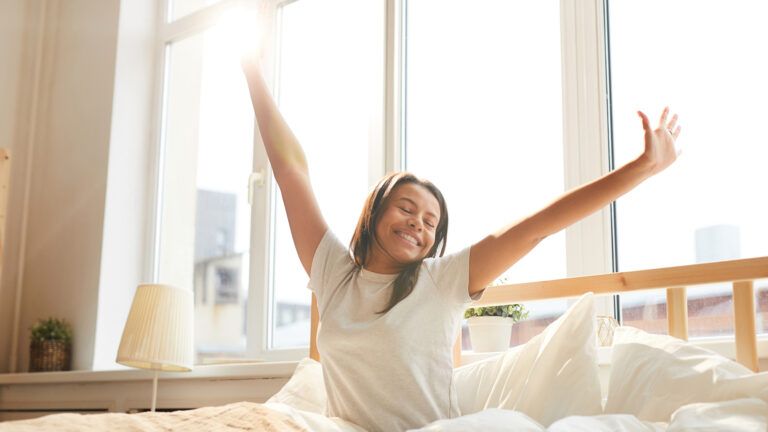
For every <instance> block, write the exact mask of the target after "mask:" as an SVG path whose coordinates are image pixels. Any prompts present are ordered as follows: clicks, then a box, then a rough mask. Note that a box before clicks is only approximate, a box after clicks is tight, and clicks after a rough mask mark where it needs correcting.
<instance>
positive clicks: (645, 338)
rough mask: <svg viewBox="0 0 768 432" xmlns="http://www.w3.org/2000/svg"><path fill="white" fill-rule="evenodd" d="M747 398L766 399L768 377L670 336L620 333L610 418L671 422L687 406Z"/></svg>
mask: <svg viewBox="0 0 768 432" xmlns="http://www.w3.org/2000/svg"><path fill="white" fill-rule="evenodd" d="M749 397H761V398H762V399H764V400H768V372H764V373H759V374H755V373H753V372H752V371H750V370H749V369H747V368H745V367H744V366H742V365H740V364H739V363H736V362H734V361H732V360H730V359H727V358H725V357H723V356H721V355H719V354H717V353H715V352H712V351H710V350H707V349H704V348H701V347H698V346H695V345H693V344H691V343H688V342H686V341H683V340H680V339H677V338H674V337H671V336H666V335H656V334H650V333H646V332H644V331H642V330H639V329H636V328H632V327H619V328H617V329H616V333H615V334H614V345H613V353H612V356H611V376H610V381H609V384H608V400H607V402H606V405H605V412H606V413H627V414H634V415H635V416H637V417H638V418H639V419H641V420H649V421H669V419H670V416H671V415H672V413H673V412H674V411H675V410H677V409H678V408H680V407H682V406H684V405H687V404H691V403H695V402H717V401H727V400H732V399H740V398H749Z"/></svg>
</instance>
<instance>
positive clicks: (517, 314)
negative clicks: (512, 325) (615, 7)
mask: <svg viewBox="0 0 768 432" xmlns="http://www.w3.org/2000/svg"><path fill="white" fill-rule="evenodd" d="M506 283H507V277H506V276H504V277H501V278H499V279H497V280H495V281H494V282H493V283H492V284H491V285H490V286H497V285H504V284H506ZM481 316H499V317H503V318H512V321H513V322H518V321H522V320H524V319H526V318H528V311H527V310H526V309H525V306H523V305H521V304H519V303H514V304H506V305H498V306H479V307H474V308H469V309H467V310H466V311H464V318H472V317H481Z"/></svg>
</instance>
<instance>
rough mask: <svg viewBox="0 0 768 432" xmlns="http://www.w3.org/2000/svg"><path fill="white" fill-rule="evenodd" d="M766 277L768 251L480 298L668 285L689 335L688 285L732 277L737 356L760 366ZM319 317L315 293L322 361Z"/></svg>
mask: <svg viewBox="0 0 768 432" xmlns="http://www.w3.org/2000/svg"><path fill="white" fill-rule="evenodd" d="M761 278H768V257H760V258H749V259H739V260H733V261H721V262H715V263H706V264H694V265H686V266H680V267H667V268H660V269H653V270H640V271H631V272H620V273H609V274H604V275H597V276H581V277H573V278H565V279H557V280H549V281H542V282H526V283H518V284H511V285H500V286H495V287H489V288H487V289H486V290H485V293H484V294H483V296H482V298H481V299H480V300H478V301H476V302H475V303H474V304H475V305H477V306H490V305H498V304H506V303H520V302H525V301H532V300H547V299H555V298H566V297H577V296H580V295H582V294H583V293H586V292H590V291H591V292H593V293H595V294H616V293H623V292H630V291H642V290H651V289H666V290H667V329H668V333H669V334H670V335H671V336H675V337H678V338H680V339H686V340H687V339H688V303H687V295H686V291H687V289H688V288H695V287H697V286H701V285H704V284H711V283H718V282H731V283H732V284H733V316H734V325H735V327H734V334H735V339H736V361H738V362H739V363H741V364H743V365H744V366H746V367H748V368H750V369H752V370H753V371H755V372H758V371H759V366H758V358H757V334H756V329H755V290H754V281H755V280H756V279H761ZM319 322H320V317H319V314H318V311H317V299H316V298H315V296H314V294H313V295H312V327H311V333H310V344H309V352H310V357H311V358H313V359H315V360H318V361H319V360H320V354H319V352H318V350H317V339H316V338H317V330H318V325H319ZM453 361H454V365H455V366H460V365H461V334H459V337H458V339H457V341H456V344H455V345H454V350H453Z"/></svg>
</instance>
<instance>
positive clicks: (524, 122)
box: [406, 0, 566, 342]
mask: <svg viewBox="0 0 768 432" xmlns="http://www.w3.org/2000/svg"><path fill="white" fill-rule="evenodd" d="M407 5H408V10H407V35H408V37H407V47H406V52H407V53H408V57H407V61H406V64H407V67H406V81H407V94H406V104H407V109H406V113H407V114H406V130H407V138H406V140H407V145H406V149H407V150H406V161H407V168H408V170H410V171H412V172H414V173H415V174H417V175H419V176H422V177H424V178H427V179H429V180H431V181H432V182H434V183H435V184H436V185H437V186H438V187H439V188H440V189H441V191H442V192H443V194H444V195H445V198H446V201H447V203H448V209H449V214H450V226H449V234H448V239H449V240H450V241H449V242H448V245H447V247H448V249H447V251H448V252H452V251H458V250H460V249H462V248H464V247H466V246H468V245H470V244H472V243H475V242H477V241H479V240H480V239H482V238H483V237H485V236H487V235H489V234H491V233H492V232H493V231H494V230H496V229H500V228H502V227H503V226H505V225H507V224H509V223H511V222H513V221H515V220H517V219H520V218H522V217H525V216H527V215H528V214H530V213H531V212H533V211H536V210H538V209H539V208H541V207H543V206H544V205H546V204H548V203H549V201H551V200H552V199H554V198H556V197H557V196H559V195H560V194H562V193H563V184H564V180H563V144H562V142H563V138H562V87H561V80H562V78H561V60H560V11H559V2H558V1H554V0H548V1H520V2H509V1H504V0H482V1H475V2H472V3H471V4H468V3H467V2H460V1H445V0H411V1H409V2H408V3H407ZM468 5H469V6H468ZM437 16H439V18H440V19H435V17H437ZM457 29H461V31H456V30H457ZM531 41H535V42H536V43H531ZM565 275H566V261H565V233H564V232H561V233H559V234H556V235H554V236H551V237H550V238H548V239H547V240H545V241H544V242H542V243H541V244H540V245H539V246H538V247H537V248H536V249H534V250H533V251H532V252H531V253H530V254H529V255H527V256H526V257H525V258H523V259H522V260H521V261H520V262H518V263H517V264H515V265H514V266H513V267H512V268H511V269H509V271H508V272H507V273H506V276H508V278H509V281H510V283H513V282H521V281H526V280H541V279H554V278H561V277H565ZM553 304H554V303H553ZM546 309H547V311H548V312H546V314H544V315H547V316H549V315H551V314H550V312H552V311H551V310H550V309H552V308H550V307H547V308H546ZM554 309H557V310H558V311H559V312H553V313H555V316H557V315H559V314H560V313H562V311H563V310H564V309H565V307H564V306H562V305H561V306H558V307H555V308H554ZM539 312H540V311H537V310H531V320H532V321H533V320H534V319H535V317H538V316H539ZM542 316H543V315H542ZM526 326H528V324H524V325H521V326H515V328H517V329H518V330H519V329H522V328H524V327H526ZM523 333H525V334H526V335H527V336H525V337H522V338H521V339H520V340H519V341H518V342H524V340H527V338H529V337H530V336H531V335H530V334H529V333H528V332H523Z"/></svg>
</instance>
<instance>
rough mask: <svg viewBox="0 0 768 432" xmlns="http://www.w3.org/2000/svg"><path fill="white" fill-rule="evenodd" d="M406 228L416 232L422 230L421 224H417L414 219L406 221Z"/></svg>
mask: <svg viewBox="0 0 768 432" xmlns="http://www.w3.org/2000/svg"><path fill="white" fill-rule="evenodd" d="M408 226H410V227H411V228H413V229H415V230H418V231H421V230H422V228H423V226H422V224H421V223H419V221H418V220H417V219H416V218H411V219H409V220H408Z"/></svg>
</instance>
